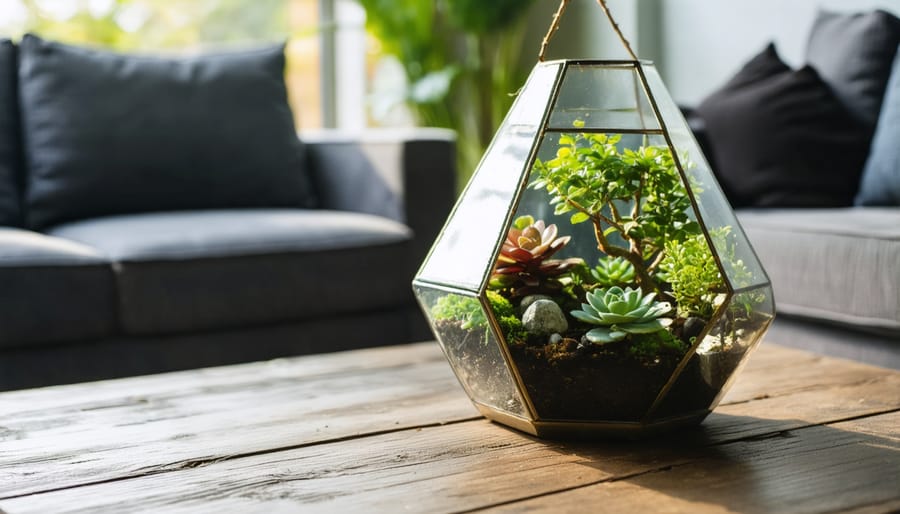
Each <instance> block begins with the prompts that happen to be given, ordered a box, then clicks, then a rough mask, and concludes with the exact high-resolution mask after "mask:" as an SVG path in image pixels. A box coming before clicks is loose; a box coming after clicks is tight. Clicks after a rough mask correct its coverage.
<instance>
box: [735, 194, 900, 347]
mask: <svg viewBox="0 0 900 514" xmlns="http://www.w3.org/2000/svg"><path fill="white" fill-rule="evenodd" d="M738 218H739V220H740V222H741V225H743V227H744V230H745V231H746V233H747V236H748V237H749V238H750V241H751V243H752V244H753V247H754V248H755V249H756V253H757V255H758V256H759V259H760V261H761V262H762V263H763V266H764V267H765V269H766V272H768V274H769V278H770V279H771V280H772V286H773V289H774V291H775V300H776V305H777V308H778V311H779V312H782V313H785V314H792V315H796V316H803V317H808V318H814V319H818V320H825V321H831V322H833V323H838V324H843V325H847V326H850V327H853V328H857V329H867V330H873V331H881V332H887V333H889V334H892V335H893V337H898V336H900V287H898V277H900V209H891V208H877V207H869V208H862V207H856V208H847V209H803V210H800V209H797V210H785V209H771V210H752V211H741V212H739V213H738Z"/></svg>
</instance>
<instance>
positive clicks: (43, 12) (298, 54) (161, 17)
mask: <svg viewBox="0 0 900 514" xmlns="http://www.w3.org/2000/svg"><path fill="white" fill-rule="evenodd" d="M317 13H318V9H317V0H0V35H2V36H6V37H12V38H14V39H18V38H19V37H21V35H22V34H24V33H26V32H32V33H35V34H38V35H40V36H42V37H44V38H47V39H52V40H56V41H63V42H66V43H74V44H86V45H91V46H96V47H102V48H107V49H111V50H116V51H141V52H148V53H158V52H169V53H175V54H178V53H186V52H197V51H203V50H205V49H213V48H217V49H221V48H227V47H241V46H247V45H250V44H260V43H261V42H268V43H276V42H282V41H289V44H288V46H287V48H286V56H287V68H286V70H285V75H286V79H287V85H288V92H289V95H290V97H291V103H292V106H293V107H294V116H295V120H296V122H297V126H298V127H318V126H321V111H320V109H319V108H318V106H317V105H316V103H317V102H318V101H319V97H320V96H319V83H318V81H316V80H310V79H309V77H316V76H317V75H318V73H319V51H318V47H319V43H318V16H317Z"/></svg>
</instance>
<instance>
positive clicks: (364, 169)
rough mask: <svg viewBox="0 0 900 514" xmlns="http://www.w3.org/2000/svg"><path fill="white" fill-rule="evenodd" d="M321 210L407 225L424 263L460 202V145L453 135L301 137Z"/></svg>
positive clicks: (382, 132)
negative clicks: (448, 217) (458, 199)
mask: <svg viewBox="0 0 900 514" xmlns="http://www.w3.org/2000/svg"><path fill="white" fill-rule="evenodd" d="M300 139H301V140H303V142H304V143H305V145H306V149H307V154H308V155H307V157H308V162H309V165H310V169H311V171H312V179H313V183H314V185H315V188H316V193H317V195H318V206H319V207H320V208H322V209H335V210H344V211H354V212H363V213H367V214H374V215H377V216H384V217H387V218H390V219H393V220H396V221H399V222H402V223H405V224H406V225H408V226H409V227H410V228H411V229H412V230H413V233H414V234H415V236H414V241H413V255H412V257H413V258H414V259H415V262H416V263H418V262H421V260H422V259H424V257H425V254H426V253H427V251H428V249H429V248H430V246H431V244H432V242H433V241H434V239H435V237H437V234H438V232H439V231H440V229H441V227H442V226H443V225H444V221H445V220H446V218H447V216H448V215H449V214H450V210H451V209H452V207H453V203H454V201H455V199H456V158H455V154H456V139H455V135H454V133H453V132H452V131H450V130H444V129H431V128H416V129H403V130H392V129H375V130H365V131H362V132H346V131H340V130H321V131H310V132H302V133H301V134H300Z"/></svg>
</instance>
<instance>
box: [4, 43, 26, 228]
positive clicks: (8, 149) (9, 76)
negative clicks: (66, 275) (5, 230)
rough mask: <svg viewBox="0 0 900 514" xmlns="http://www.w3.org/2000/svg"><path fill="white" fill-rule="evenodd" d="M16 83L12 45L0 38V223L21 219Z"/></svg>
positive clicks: (12, 224) (14, 222) (20, 175)
mask: <svg viewBox="0 0 900 514" xmlns="http://www.w3.org/2000/svg"><path fill="white" fill-rule="evenodd" d="M16 91H17V87H16V46H15V45H14V44H13V43H12V41H10V40H8V39H2V40H0V226H18V225H19V224H20V223H21V211H20V193H19V190H20V188H19V181H20V180H21V178H22V166H21V162H22V160H21V150H20V145H19V114H18V113H19V106H18V98H17V94H16Z"/></svg>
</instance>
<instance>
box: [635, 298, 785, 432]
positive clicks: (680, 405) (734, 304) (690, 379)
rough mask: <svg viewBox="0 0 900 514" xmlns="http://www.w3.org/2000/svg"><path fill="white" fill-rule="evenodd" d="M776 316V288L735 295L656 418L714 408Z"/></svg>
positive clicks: (661, 405) (704, 338) (704, 339)
mask: <svg viewBox="0 0 900 514" xmlns="http://www.w3.org/2000/svg"><path fill="white" fill-rule="evenodd" d="M773 317H774V303H773V302H772V289H771V288H769V287H760V288H757V289H753V290H750V291H745V292H742V293H739V294H736V295H734V297H732V298H731V300H730V301H729V302H728V304H727V305H726V306H725V310H724V312H723V315H722V317H721V318H719V320H718V322H717V323H716V324H715V326H713V327H712V329H711V330H710V331H709V333H708V334H706V335H705V336H704V337H703V340H702V341H700V343H699V344H698V346H697V352H696V353H695V354H694V356H693V357H691V360H690V362H688V365H687V366H686V367H685V368H684V371H683V372H682V373H681V375H679V377H678V379H677V380H676V382H675V384H674V386H673V387H672V389H671V391H670V392H669V394H668V395H667V396H666V397H665V399H664V400H663V401H662V402H661V404H660V407H659V408H658V409H657V410H656V411H655V412H654V413H653V414H652V415H653V417H654V418H666V417H669V416H675V415H683V414H686V413H688V412H692V411H699V410H707V409H708V410H712V409H713V408H715V406H716V405H717V404H718V403H719V400H720V399H721V398H722V396H723V395H724V394H725V393H726V392H727V391H728V388H729V387H730V386H731V382H732V380H733V378H734V377H735V376H737V373H736V372H737V370H738V368H739V367H740V366H741V365H743V364H744V362H745V361H746V357H747V355H748V353H749V352H750V350H752V349H754V348H756V346H757V345H758V344H759V342H760V341H761V340H762V337H763V335H764V334H765V332H766V330H767V329H768V328H769V324H770V323H771V322H772V319H773Z"/></svg>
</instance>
